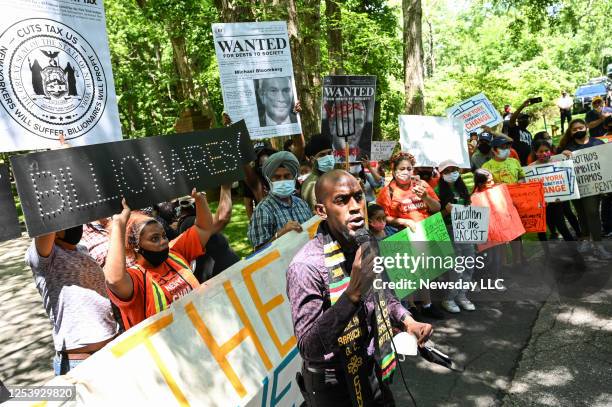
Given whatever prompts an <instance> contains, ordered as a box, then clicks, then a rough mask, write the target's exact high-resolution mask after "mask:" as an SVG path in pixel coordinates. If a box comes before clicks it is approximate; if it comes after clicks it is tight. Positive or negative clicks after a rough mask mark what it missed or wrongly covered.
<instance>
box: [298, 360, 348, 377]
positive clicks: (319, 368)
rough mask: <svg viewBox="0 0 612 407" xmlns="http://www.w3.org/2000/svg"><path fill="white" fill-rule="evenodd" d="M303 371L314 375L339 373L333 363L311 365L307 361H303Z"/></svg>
mask: <svg viewBox="0 0 612 407" xmlns="http://www.w3.org/2000/svg"><path fill="white" fill-rule="evenodd" d="M304 369H305V370H307V371H309V372H310V373H315V374H325V373H336V372H338V371H339V368H338V367H337V366H336V365H335V364H333V363H327V364H326V363H316V362H315V363H312V362H308V361H304Z"/></svg>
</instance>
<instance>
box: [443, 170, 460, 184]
mask: <svg viewBox="0 0 612 407" xmlns="http://www.w3.org/2000/svg"><path fill="white" fill-rule="evenodd" d="M442 178H444V181H446V182H448V183H449V184H454V183H455V181H457V180H458V179H459V171H453V172H451V173H450V174H444V175H442Z"/></svg>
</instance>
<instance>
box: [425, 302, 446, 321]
mask: <svg viewBox="0 0 612 407" xmlns="http://www.w3.org/2000/svg"><path fill="white" fill-rule="evenodd" d="M421 315H423V316H425V317H428V318H432V319H444V314H443V313H442V311H440V310H439V309H438V307H436V306H435V305H433V304H430V305H429V307H427V308H425V307H421Z"/></svg>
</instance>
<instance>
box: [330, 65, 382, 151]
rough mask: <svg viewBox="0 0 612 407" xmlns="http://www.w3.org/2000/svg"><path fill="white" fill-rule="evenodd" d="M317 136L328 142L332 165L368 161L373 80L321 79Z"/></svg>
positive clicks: (338, 77)
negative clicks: (325, 137) (347, 156)
mask: <svg viewBox="0 0 612 407" xmlns="http://www.w3.org/2000/svg"><path fill="white" fill-rule="evenodd" d="M322 98H323V100H322V102H321V134H323V135H324V136H327V137H329V138H330V140H331V141H332V147H333V150H334V157H336V162H345V161H346V151H345V146H346V144H347V143H348V146H349V161H351V162H355V161H357V160H360V159H361V158H363V157H364V156H367V157H370V155H371V145H372V131H373V126H372V124H373V122H374V104H375V100H376V76H349V75H334V76H325V77H324V78H323V92H322Z"/></svg>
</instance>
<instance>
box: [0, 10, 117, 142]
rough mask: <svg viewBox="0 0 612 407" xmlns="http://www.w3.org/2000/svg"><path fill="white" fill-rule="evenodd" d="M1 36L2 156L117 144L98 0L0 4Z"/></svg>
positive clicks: (114, 103) (112, 92) (110, 74)
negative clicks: (64, 145)
mask: <svg viewBox="0 0 612 407" xmlns="http://www.w3.org/2000/svg"><path fill="white" fill-rule="evenodd" d="M0 33H1V34H0V94H2V97H0V105H2V108H0V140H1V142H0V151H17V150H34V149H44V148H51V147H59V146H60V143H59V138H60V136H61V135H63V136H64V137H65V139H66V141H67V142H68V143H69V144H70V145H72V146H83V145H88V144H94V143H105V142H110V141H117V140H121V123H120V122H119V110H118V106H117V96H116V95H115V84H114V82H113V71H112V69H111V58H110V52H109V49H108V39H107V35H106V21H105V18H104V5H103V3H102V1H101V0H100V1H97V2H96V1H70V2H67V1H64V0H45V1H40V0H32V1H24V0H20V1H15V0H0Z"/></svg>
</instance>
